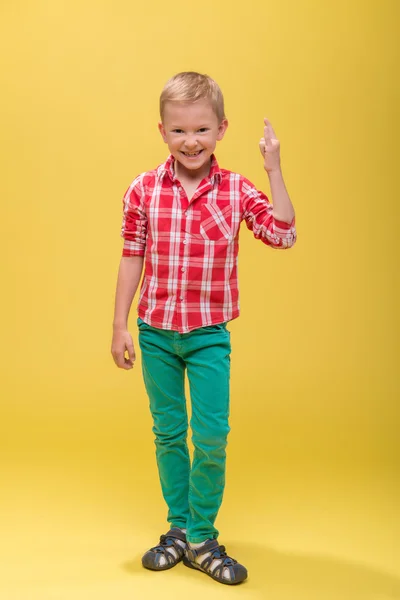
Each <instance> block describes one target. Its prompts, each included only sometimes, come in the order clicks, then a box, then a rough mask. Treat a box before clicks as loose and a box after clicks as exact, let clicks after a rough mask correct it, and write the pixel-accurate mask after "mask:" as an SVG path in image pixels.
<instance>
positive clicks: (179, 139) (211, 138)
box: [158, 100, 228, 178]
mask: <svg viewBox="0 0 400 600" xmlns="http://www.w3.org/2000/svg"><path fill="white" fill-rule="evenodd" d="M227 127H228V121H227V120H226V119H223V120H222V121H221V123H219V122H218V118H217V115H216V114H215V112H214V110H213V108H212V106H211V104H210V102H209V101H208V100H198V101H197V102H167V103H166V105H165V107H164V117H163V121H162V123H159V124H158V128H159V130H160V132H161V135H162V138H163V140H164V142H165V143H166V144H168V148H169V151H170V153H171V154H172V155H173V157H174V158H175V159H176V160H177V161H178V162H179V165H178V171H179V175H183V176H186V177H190V178H197V177H199V178H203V177H206V176H207V175H208V173H209V169H210V157H211V154H212V153H213V152H214V150H215V146H216V145H217V141H218V140H222V138H223V137H224V134H225V131H226V128H227ZM177 174H178V173H177Z"/></svg>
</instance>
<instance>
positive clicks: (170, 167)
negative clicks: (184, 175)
mask: <svg viewBox="0 0 400 600" xmlns="http://www.w3.org/2000/svg"><path fill="white" fill-rule="evenodd" d="M174 164H175V158H174V157H173V156H172V154H170V156H169V157H168V158H167V160H166V161H165V163H163V164H162V165H160V166H159V167H158V169H157V175H158V177H159V178H160V179H163V177H164V176H165V175H167V176H168V177H169V178H170V180H171V181H172V182H175V181H176V175H175V169H174ZM208 177H209V179H210V181H211V183H212V184H214V183H220V182H221V178H222V172H221V169H220V168H219V165H218V162H217V159H216V157H215V155H214V154H212V155H211V167H210V174H209V176H208Z"/></svg>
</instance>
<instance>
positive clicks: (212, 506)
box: [138, 319, 231, 543]
mask: <svg viewBox="0 0 400 600" xmlns="http://www.w3.org/2000/svg"><path fill="white" fill-rule="evenodd" d="M138 327H139V344H140V349H141V352H142V365H143V377H144V382H145V386H146V390H147V394H148V396H149V400H150V410H151V413H152V416H153V421H154V427H153V432H154V434H155V444H156V458H157V465H158V471H159V475H160V481H161V488H162V492H163V496H164V499H165V501H166V503H167V505H168V509H169V510H168V521H169V523H170V524H171V526H172V527H181V528H186V529H187V539H188V540H189V541H190V542H193V543H198V542H202V541H204V540H206V539H208V538H211V539H214V538H217V537H218V530H217V529H216V528H215V526H214V522H215V519H216V517H217V514H218V510H219V508H220V506H221V502H222V497H223V492H224V487H225V459H226V452H225V448H226V444H227V436H228V433H229V430H230V427H229V423H228V418H229V377H230V352H231V344H230V333H229V331H228V330H227V329H226V323H222V324H220V325H211V326H209V327H201V328H199V329H195V330H194V331H190V332H189V333H182V334H181V333H178V332H176V331H169V330H165V329H158V328H155V327H151V326H150V325H147V324H146V323H144V321H142V320H141V319H138ZM185 369H187V375H188V380H189V386H190V396H191V401H192V418H191V421H190V426H191V430H192V441H193V446H194V454H193V462H192V464H190V458H189V451H188V446H187V432H188V416H187V410H186V399H185V387H184V377H185Z"/></svg>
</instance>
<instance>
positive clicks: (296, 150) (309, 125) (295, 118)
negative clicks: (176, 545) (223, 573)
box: [0, 0, 400, 600]
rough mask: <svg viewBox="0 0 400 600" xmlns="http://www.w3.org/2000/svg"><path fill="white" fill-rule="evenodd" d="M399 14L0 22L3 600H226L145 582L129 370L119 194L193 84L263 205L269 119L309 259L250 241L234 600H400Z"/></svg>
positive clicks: (138, 437) (236, 380)
mask: <svg viewBox="0 0 400 600" xmlns="http://www.w3.org/2000/svg"><path fill="white" fill-rule="evenodd" d="M398 12H399V11H398V4H397V3H396V2H395V1H389V0H384V1H382V0H380V1H378V0H371V1H370V2H365V1H361V0H351V1H350V2H349V0H336V1H335V2H318V1H316V0H298V1H296V0H282V1H281V2H268V1H265V2H261V1H259V0H250V2H246V3H244V4H237V3H232V2H229V1H228V0H220V1H215V2H214V1H212V0H204V1H203V2H202V3H197V4H193V3H188V2H183V1H182V0H177V2H174V3H167V2H162V1H160V0H150V1H149V2H145V3H142V2H128V1H127V0H115V1H114V2H107V1H105V0H97V1H96V2H95V1H93V0H80V1H79V2H78V0H70V1H69V2H61V1H60V0H53V1H52V2H51V3H49V2H44V1H43V0H39V1H37V2H28V1H26V0H25V1H24V0H15V1H14V2H7V3H3V4H2V6H1V8H0V21H1V25H0V28H1V32H0V33H1V35H0V45H1V59H0V60H1V75H0V77H1V84H2V103H1V104H2V109H1V117H2V122H3V123H2V137H3V146H2V154H1V162H2V166H3V176H2V180H1V190H2V218H1V230H2V232H1V238H0V243H1V256H2V265H3V275H2V294H1V309H2V310H1V318H2V325H1V332H2V344H1V353H2V357H1V358H2V360H1V364H2V401H1V412H2V417H1V446H2V448H1V457H2V459H1V460H2V464H1V468H2V473H3V485H2V493H1V498H0V509H1V510H0V514H1V518H2V521H4V522H3V523H2V532H3V533H2V542H3V543H2V544H1V546H2V549H1V550H0V553H1V554H3V553H4V557H2V559H1V561H0V564H1V565H2V566H1V567H0V569H1V568H4V573H3V576H2V577H1V578H0V579H1V581H2V583H1V584H0V586H4V591H3V592H2V593H1V596H2V598H4V600H14V599H16V598H21V599H22V598H23V599H24V600H27V599H28V598H29V600H31V599H32V600H36V598H37V599H38V600H39V599H40V600H47V599H49V600H50V599H51V600H53V599H54V600H55V599H57V600H59V599H61V600H64V599H68V600H69V599H70V598H71V599H72V598H74V600H78V599H82V600H92V598H93V599H94V598H96V600H103V599H104V600H105V599H114V598H118V600H124V599H125V598H129V599H132V598H135V599H136V598H137V599H138V600H141V599H142V598H150V599H152V598H155V597H156V596H157V597H159V596H158V594H161V593H163V594H164V597H165V598H176V597H177V594H178V595H179V594H183V593H185V595H187V596H189V595H190V596H191V597H193V598H195V597H204V594H205V593H206V594H207V595H208V597H209V598H218V599H219V598H222V597H224V594H226V595H227V594H228V593H229V594H231V593H233V590H231V589H229V588H226V587H225V586H218V584H217V583H215V582H213V581H212V580H211V579H209V578H206V577H204V576H202V575H201V574H200V573H195V572H191V571H189V570H188V569H185V568H184V567H183V566H182V565H179V567H177V568H176V569H174V570H173V571H170V572H168V573H164V574H161V573H160V574H153V573H149V572H147V571H146V572H144V571H143V570H142V569H141V566H140V556H141V554H142V552H143V551H144V550H145V549H146V548H147V547H149V546H150V545H154V543H155V542H156V541H157V537H158V535H159V534H160V533H162V531H163V530H164V528H165V526H166V524H165V507H164V504H163V501H162V499H161V495H160V492H159V485H158V480H157V473H156V467H155V460H154V447H153V436H152V433H151V420H150V416H149V412H148V402H147V398H146V395H145V391H144V387H143V383H142V379H141V372H140V360H139V361H138V364H137V365H136V366H135V368H134V370H133V371H129V372H123V371H120V370H118V369H117V368H116V367H115V366H114V364H113V361H112V358H111V354H110V343H111V323H112V311H113V300H114V289H115V281H116V275H117V267H118V262H119V257H120V253H121V246H122V240H121V239H120V237H119V234H120V226H121V210H122V203H121V198H122V195H123V193H124V191H125V189H126V188H127V187H128V185H129V183H130V182H131V180H132V179H133V178H134V177H135V176H136V175H137V174H138V173H140V172H142V171H144V170H148V169H150V168H153V167H155V166H156V165H158V164H159V163H160V162H162V161H163V160H164V159H165V157H166V146H165V145H164V144H163V143H162V140H161V138H160V136H159V133H158V131H157V120H158V97H159V93H160V90H161V88H162V86H163V84H164V83H165V81H166V80H167V79H168V78H169V77H170V76H171V75H172V74H174V73H176V72H178V71H181V70H198V71H200V72H206V73H208V74H210V75H211V76H213V77H214V78H215V79H216V80H217V81H218V82H219V84H220V86H221V88H222V90H223V92H224V95H225V101H226V111H227V116H228V118H229V121H230V127H229V129H228V132H227V135H226V136H225V139H224V140H223V141H222V142H221V143H220V145H219V146H218V148H217V156H218V160H219V162H220V164H221V165H222V166H224V167H226V168H229V169H232V170H236V171H239V172H241V173H243V174H244V175H245V176H247V177H248V178H249V179H250V180H252V181H253V182H254V183H255V184H256V185H257V186H258V187H259V188H261V189H264V190H265V191H266V192H267V193H268V194H269V188H268V184H267V177H266V175H265V172H264V171H263V168H262V159H261V156H260V154H259V150H258V141H259V138H260V137H261V135H262V130H263V118H264V116H267V117H268V118H269V119H270V120H271V122H272V124H273V126H274V128H275V130H276V132H277V134H278V137H279V139H280V140H281V148H282V162H283V171H284V175H285V179H286V183H287V186H288V189H289V192H290V195H291V197H292V199H293V202H294V205H295V208H296V211H297V227H298V242H297V245H296V246H295V248H294V249H293V250H290V251H287V252H277V251H272V250H270V249H267V248H266V247H264V246H263V245H262V244H261V243H260V242H257V241H256V240H254V239H253V237H252V236H251V233H250V232H249V231H247V229H246V228H245V227H244V228H243V229H242V232H241V251H240V289H241V306H242V315H241V317H240V318H239V319H238V320H236V321H234V322H232V323H231V324H230V329H231V332H232V343H233V355H232V367H233V372H232V418H231V425H232V433H231V437H230V443H229V454H228V456H229V458H228V479H227V488H226V494H225V502H224V504H223V508H222V510H221V513H220V517H219V520H218V523H217V524H218V526H219V528H220V530H221V537H220V541H221V542H223V543H226V545H227V546H228V550H230V552H231V553H232V554H233V555H234V556H236V558H238V559H239V560H240V561H242V562H243V563H245V564H246V566H247V567H248V569H249V573H250V578H249V581H248V582H247V583H246V584H245V587H244V586H241V588H238V589H237V593H240V594H242V596H243V597H244V598H246V599H247V598H261V599H262V598H267V597H268V598H270V599H271V600H288V599H291V600H292V599H293V598H296V599H300V598H307V600H313V599H316V600H325V599H331V598H332V599H335V600H337V599H338V598H341V599H347V598H348V599H349V600H358V599H367V600H368V599H371V600H372V599H375V598H383V597H387V596H388V595H390V594H392V596H393V597H397V595H398V594H400V580H399V577H400V570H399V562H396V552H398V551H399V546H398V539H399V535H398V534H399V529H398V526H399V522H400V521H399V511H398V508H397V504H396V502H397V503H398V502H399V500H400V494H399V485H398V484H399V480H398V477H397V475H396V473H397V472H398V471H397V470H396V469H397V468H398V451H399V443H398V422H399V421H398V418H399V409H398V400H399V396H400V394H399V377H398V369H399V345H398V335H399V328H398V325H399V323H398V319H399V318H398V306H399V286H398V249H397V242H398V218H399V216H400V215H399V209H398V202H397V195H398V190H397V187H398V186H397V185H395V175H396V167H397V163H396V158H397V157H396V155H397V147H398V133H399V129H398V106H399V89H398V72H397V71H398V62H397V61H398V49H397V48H398V47H397V45H396V40H397V36H396V33H397V32H396V28H395V23H396V21H397V18H398ZM396 183H397V182H396ZM135 313H136V302H135V305H134V309H133V311H132V318H131V330H132V333H133V334H134V338H135V340H136V339H137V336H136V330H135ZM282 340H284V342H282ZM396 529H397V533H396ZM168 584H170V585H168ZM221 588H222V589H221ZM239 589H240V591H239Z"/></svg>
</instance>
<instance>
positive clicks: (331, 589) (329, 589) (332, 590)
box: [121, 542, 400, 600]
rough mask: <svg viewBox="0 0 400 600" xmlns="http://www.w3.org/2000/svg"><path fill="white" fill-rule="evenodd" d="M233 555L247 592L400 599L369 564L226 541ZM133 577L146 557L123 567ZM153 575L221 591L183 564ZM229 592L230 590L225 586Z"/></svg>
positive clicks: (274, 599) (387, 577)
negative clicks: (192, 581) (245, 577)
mask: <svg viewBox="0 0 400 600" xmlns="http://www.w3.org/2000/svg"><path fill="white" fill-rule="evenodd" d="M226 547H227V549H228V551H229V554H230V555H231V556H233V557H234V558H236V559H238V560H239V561H240V562H242V563H243V564H244V565H245V566H246V567H247V569H248V571H249V577H248V580H247V581H246V582H245V583H244V584H241V585H239V586H237V589H239V588H243V587H244V586H246V589H248V590H249V591H250V589H251V590H252V592H255V593H257V592H258V593H259V594H260V596H259V597H260V598H269V600H294V599H296V600H300V599H303V598H304V599H305V598H306V599H307V600H339V599H340V600H389V599H390V600H391V599H400V578H398V577H396V576H394V575H391V574H390V573H385V572H384V571H382V570H380V569H375V568H373V567H371V566H369V565H363V564H359V563H352V562H349V561H347V560H341V559H340V558H337V557H329V556H318V555H315V556H314V555H306V554H294V553H290V552H280V551H279V552H278V551H276V550H274V549H272V548H270V547H267V546H261V545H259V544H246V543H242V542H226ZM121 566H122V568H123V569H124V570H125V571H127V572H128V573H130V574H138V573H140V574H143V572H144V571H146V570H145V569H143V567H142V564H141V556H140V555H138V556H137V558H135V559H134V560H132V561H130V562H127V563H124V564H123V565H121ZM148 573H149V576H157V577H158V576H162V577H164V576H173V577H174V578H175V577H176V576H177V575H179V576H182V577H184V578H185V579H188V578H189V577H192V578H196V579H197V581H198V580H199V578H201V580H202V581H203V583H204V586H206V585H210V586H212V587H213V588H214V589H215V586H216V585H217V583H216V582H215V581H213V580H212V579H211V578H210V577H207V576H206V575H204V574H202V573H199V572H197V571H192V570H191V569H187V568H186V567H185V566H184V565H183V564H179V565H177V566H176V567H175V568H173V569H171V570H169V571H165V572H163V573H162V574H161V573H152V572H151V571H150V572H148ZM223 587H224V588H226V587H228V586H223Z"/></svg>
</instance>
